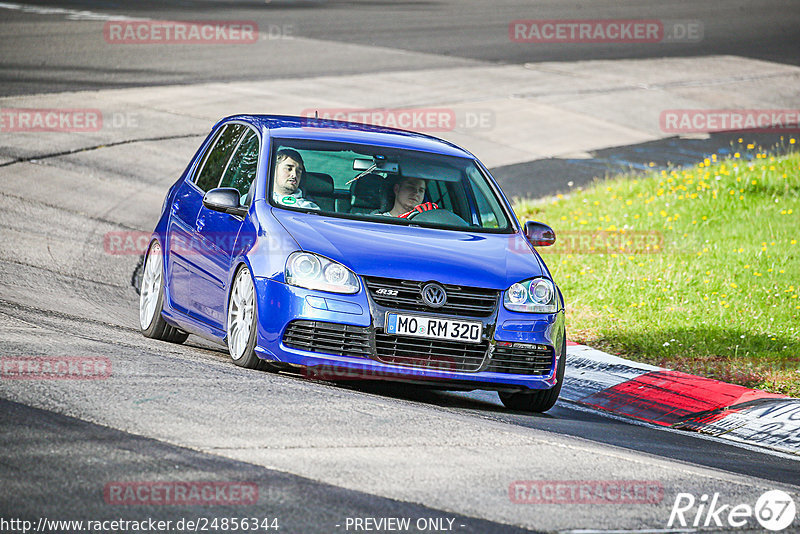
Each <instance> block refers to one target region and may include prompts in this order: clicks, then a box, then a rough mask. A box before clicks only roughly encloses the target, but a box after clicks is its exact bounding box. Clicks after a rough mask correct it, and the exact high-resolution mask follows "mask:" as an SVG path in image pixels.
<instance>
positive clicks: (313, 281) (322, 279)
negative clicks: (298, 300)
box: [286, 252, 361, 293]
mask: <svg viewBox="0 0 800 534" xmlns="http://www.w3.org/2000/svg"><path fill="white" fill-rule="evenodd" d="M286 283H287V284H289V285H292V286H298V287H305V288H306V289H319V290H321V291H330V292H332V293H358V291H359V290H360V289H361V284H359V282H358V278H357V277H356V275H355V274H354V273H353V271H351V270H350V269H348V268H347V267H345V266H344V265H342V264H341V263H336V262H335V261H331V260H329V259H328V258H324V257H322V256H317V255H316V254H311V253H310V252H293V253H291V254H290V255H289V259H287V260H286Z"/></svg>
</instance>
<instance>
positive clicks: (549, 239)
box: [525, 221, 556, 247]
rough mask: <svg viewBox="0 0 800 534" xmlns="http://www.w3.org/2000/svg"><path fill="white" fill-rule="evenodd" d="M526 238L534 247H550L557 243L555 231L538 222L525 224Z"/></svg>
mask: <svg viewBox="0 0 800 534" xmlns="http://www.w3.org/2000/svg"><path fill="white" fill-rule="evenodd" d="M525 237H527V238H528V241H530V243H531V245H533V246H534V247H549V246H550V245H552V244H553V243H555V242H556V233H555V232H554V231H553V229H552V228H550V227H549V226H547V225H546V224H542V223H540V222H536V221H528V222H526V223H525Z"/></svg>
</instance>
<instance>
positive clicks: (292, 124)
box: [214, 115, 475, 159]
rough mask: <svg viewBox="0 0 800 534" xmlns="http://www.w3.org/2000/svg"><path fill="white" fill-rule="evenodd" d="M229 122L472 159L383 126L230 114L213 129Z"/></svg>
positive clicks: (441, 143) (291, 135)
mask: <svg viewBox="0 0 800 534" xmlns="http://www.w3.org/2000/svg"><path fill="white" fill-rule="evenodd" d="M230 121H241V122H245V123H248V124H251V125H252V126H254V127H255V128H257V129H259V130H269V135H270V136H271V137H280V138H285V139H318V140H322V141H339V142H347V143H357V144H366V145H378V146H386V147H393V148H403V149H408V150H420V151H423V152H433V153H435V154H444V155H450V156H458V157H466V158H470V159H474V158H475V156H473V155H472V154H471V153H469V152H468V151H466V150H464V149H463V148H461V147H459V146H457V145H454V144H453V143H450V142H448V141H445V140H443V139H439V138H436V137H433V136H430V135H425V134H421V133H417V132H410V131H407V130H400V129H396V128H387V127H385V126H375V125H370V124H360V123H357V122H347V121H339V120H328V119H315V118H310V117H295V116H289V115H232V116H230V117H225V118H224V119H221V120H220V121H218V122H217V124H216V125H215V126H214V127H215V128H216V126H217V125H219V124H220V123H223V122H230Z"/></svg>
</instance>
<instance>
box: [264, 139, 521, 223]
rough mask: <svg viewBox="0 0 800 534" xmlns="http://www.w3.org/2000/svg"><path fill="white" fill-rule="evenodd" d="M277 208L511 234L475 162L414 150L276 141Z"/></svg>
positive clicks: (498, 201)
mask: <svg viewBox="0 0 800 534" xmlns="http://www.w3.org/2000/svg"><path fill="white" fill-rule="evenodd" d="M271 161H272V168H271V172H270V176H272V180H271V183H270V187H269V191H270V193H269V197H270V199H271V203H272V204H273V205H276V206H279V207H282V208H289V209H293V210H301V211H313V212H316V213H322V214H325V215H332V216H336V217H345V218H350V219H364V220H370V221H375V222H381V223H389V224H413V225H418V226H432V227H439V228H452V229H462V230H469V231H485V232H509V231H512V225H511V222H510V220H509V216H508V214H507V213H506V211H505V210H504V209H503V204H502V200H501V199H500V198H498V196H497V193H496V192H495V189H494V188H493V187H492V185H491V184H490V183H489V181H488V179H487V177H486V176H485V175H484V173H483V172H481V170H480V168H479V167H478V165H477V164H476V163H475V161H474V160H472V159H468V158H459V157H454V156H445V155H440V154H431V153H427V152H419V151H413V150H405V149H397V148H389V147H380V146H369V145H355V144H349V143H337V142H330V141H317V140H297V139H273V150H272V154H271Z"/></svg>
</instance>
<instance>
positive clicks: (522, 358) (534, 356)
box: [487, 345, 553, 376]
mask: <svg viewBox="0 0 800 534" xmlns="http://www.w3.org/2000/svg"><path fill="white" fill-rule="evenodd" d="M552 368H553V349H552V348H549V347H548V348H547V349H544V350H542V349H531V348H521V347H503V346H500V345H497V346H495V348H494V352H493V353H492V360H491V363H490V364H489V368H488V369H487V371H489V372H492V373H510V374H515V375H539V376H547V375H549V374H550V371H551V369H552Z"/></svg>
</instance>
